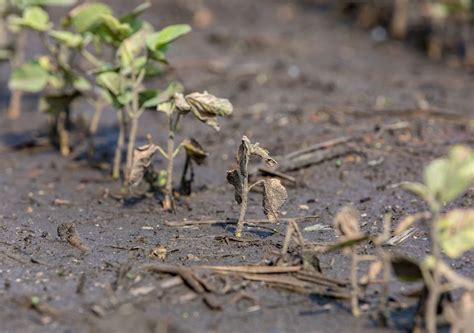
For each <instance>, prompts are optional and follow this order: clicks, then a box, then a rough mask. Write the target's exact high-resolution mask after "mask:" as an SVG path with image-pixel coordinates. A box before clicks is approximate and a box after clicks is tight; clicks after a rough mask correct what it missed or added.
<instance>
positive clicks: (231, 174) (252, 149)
mask: <svg viewBox="0 0 474 333" xmlns="http://www.w3.org/2000/svg"><path fill="white" fill-rule="evenodd" d="M251 155H255V156H259V157H260V158H261V159H263V160H264V161H265V162H266V163H267V164H269V165H275V164H277V162H276V161H275V160H274V159H273V158H272V157H271V156H270V154H269V153H268V151H267V150H265V149H263V148H261V147H260V146H259V144H258V143H255V144H252V143H251V142H250V140H249V139H248V138H247V137H246V136H245V135H244V136H243V137H242V142H241V144H240V146H239V149H238V151H237V163H238V165H239V168H238V169H233V170H229V171H227V181H228V182H229V184H231V185H232V186H234V189H235V194H234V197H235V201H236V202H237V203H238V204H239V205H240V215H239V220H238V222H237V228H236V231H235V234H236V236H237V237H241V236H242V229H243V227H244V223H245V214H246V212H247V204H248V192H249V191H250V189H251V188H252V187H254V186H255V185H257V184H263V187H264V193H263V203H262V206H263V210H264V213H265V215H266V216H267V218H268V220H269V221H271V222H276V221H277V219H278V213H279V211H280V209H281V207H282V206H283V204H284V203H285V202H286V199H287V198H288V195H287V193H286V189H285V187H284V186H283V185H282V184H281V182H280V181H279V180H278V179H274V178H272V179H269V180H268V179H267V180H262V181H258V182H256V183H254V184H253V185H251V186H249V183H248V163H249V159H250V156H251Z"/></svg>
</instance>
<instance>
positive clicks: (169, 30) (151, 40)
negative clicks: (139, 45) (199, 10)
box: [147, 24, 191, 51]
mask: <svg viewBox="0 0 474 333" xmlns="http://www.w3.org/2000/svg"><path fill="white" fill-rule="evenodd" d="M190 31H191V27H190V26H189V25H187V24H176V25H170V26H167V27H166V28H163V29H162V30H160V31H158V32H156V33H154V34H151V35H150V36H148V38H147V46H148V48H149V49H150V50H151V51H157V50H160V49H161V48H162V47H163V46H165V45H167V44H169V43H171V42H172V41H174V40H176V39H178V38H179V37H181V36H184V35H186V34H187V33H188V32H190Z"/></svg>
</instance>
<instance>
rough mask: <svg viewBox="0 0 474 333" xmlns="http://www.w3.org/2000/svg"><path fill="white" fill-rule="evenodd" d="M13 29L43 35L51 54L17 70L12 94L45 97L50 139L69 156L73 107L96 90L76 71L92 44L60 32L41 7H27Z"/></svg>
mask: <svg viewBox="0 0 474 333" xmlns="http://www.w3.org/2000/svg"><path fill="white" fill-rule="evenodd" d="M9 26H10V28H11V29H12V30H15V31H26V30H30V31H34V32H35V33H37V34H38V35H39V37H40V38H41V40H42V41H43V44H44V46H45V48H46V50H47V54H45V55H43V56H40V57H39V58H36V59H34V60H31V61H28V62H26V63H24V64H22V65H21V66H19V67H17V68H15V69H14V70H13V72H12V74H11V77H10V81H9V86H10V89H11V90H12V91H24V92H30V93H42V96H41V98H40V102H39V109H40V111H42V112H45V113H47V114H48V115H49V119H50V138H51V141H52V143H53V144H55V145H58V146H59V147H60V151H61V154H62V155H64V156H67V155H69V153H70V145H69V134H68V132H69V130H70V129H71V127H72V123H71V112H70V111H71V104H72V103H73V101H74V100H75V99H76V98H77V97H79V96H81V95H83V94H85V93H86V92H87V91H90V90H91V89H92V86H91V84H90V82H89V81H88V79H87V78H86V77H85V76H84V75H83V73H82V71H81V70H80V69H79V68H78V67H76V66H75V65H74V64H75V61H74V59H75V57H76V56H77V54H78V53H80V50H81V49H82V48H83V47H85V46H86V45H87V43H88V41H87V39H85V38H83V37H82V36H80V35H77V34H75V33H72V32H69V31H65V30H59V29H57V28H55V25H54V23H53V22H51V21H50V19H49V15H48V13H47V12H46V11H45V10H43V9H42V8H41V7H38V6H31V7H27V8H26V9H25V10H24V11H23V13H22V16H21V17H20V16H14V17H11V18H10V20H9Z"/></svg>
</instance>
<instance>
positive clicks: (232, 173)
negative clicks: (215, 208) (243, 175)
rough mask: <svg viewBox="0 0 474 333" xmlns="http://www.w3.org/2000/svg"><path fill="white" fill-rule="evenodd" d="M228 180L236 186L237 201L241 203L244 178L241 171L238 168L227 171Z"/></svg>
mask: <svg viewBox="0 0 474 333" xmlns="http://www.w3.org/2000/svg"><path fill="white" fill-rule="evenodd" d="M227 182H228V183H229V184H231V185H232V186H234V190H235V194H234V196H235V201H236V202H237V203H238V204H239V205H240V204H241V203H242V180H241V179H240V174H239V171H237V170H236V169H233V170H229V171H227Z"/></svg>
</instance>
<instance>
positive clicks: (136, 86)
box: [124, 70, 145, 186]
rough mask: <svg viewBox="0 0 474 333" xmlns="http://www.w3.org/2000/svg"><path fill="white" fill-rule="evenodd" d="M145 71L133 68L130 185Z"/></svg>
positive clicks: (126, 183) (127, 179) (128, 168)
mask: <svg viewBox="0 0 474 333" xmlns="http://www.w3.org/2000/svg"><path fill="white" fill-rule="evenodd" d="M144 75H145V72H144V71H142V72H140V73H139V74H138V77H137V74H136V73H135V71H133V70H132V82H133V92H132V103H131V105H130V104H129V105H128V106H127V111H128V116H129V117H130V119H131V126H130V131H129V134H128V147H127V160H126V163H125V179H124V180H125V185H126V186H128V185H129V180H130V173H131V171H132V162H133V150H134V149H135V142H136V139H137V132H138V119H139V118H140V116H141V114H142V112H143V109H140V102H139V94H140V85H141V83H142V81H143V78H144Z"/></svg>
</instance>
